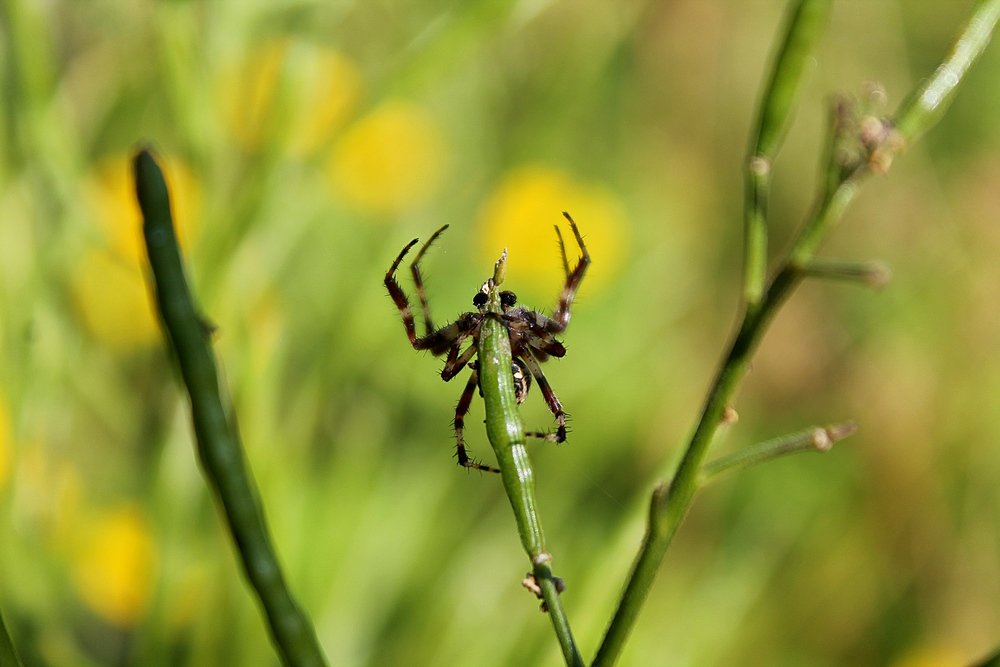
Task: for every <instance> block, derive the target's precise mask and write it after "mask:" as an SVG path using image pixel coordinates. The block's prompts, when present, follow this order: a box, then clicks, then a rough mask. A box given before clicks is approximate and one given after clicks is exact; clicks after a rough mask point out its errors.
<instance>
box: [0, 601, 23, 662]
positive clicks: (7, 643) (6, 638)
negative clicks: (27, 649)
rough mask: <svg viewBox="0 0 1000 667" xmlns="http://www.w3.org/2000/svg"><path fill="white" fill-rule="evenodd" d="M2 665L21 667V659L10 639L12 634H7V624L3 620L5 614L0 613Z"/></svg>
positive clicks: (0, 653)
mask: <svg viewBox="0 0 1000 667" xmlns="http://www.w3.org/2000/svg"><path fill="white" fill-rule="evenodd" d="M0 665H4V667H7V666H8V665H9V666H10V667H20V666H21V658H19V657H18V655H17V651H16V650H15V649H14V642H13V640H12V639H11V638H10V634H9V633H8V632H7V623H6V621H4V620H3V614H2V613H0Z"/></svg>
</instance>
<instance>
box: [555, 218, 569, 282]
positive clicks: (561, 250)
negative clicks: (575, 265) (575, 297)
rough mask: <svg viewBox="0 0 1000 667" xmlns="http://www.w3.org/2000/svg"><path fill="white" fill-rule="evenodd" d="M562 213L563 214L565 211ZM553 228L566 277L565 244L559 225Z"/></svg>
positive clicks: (567, 265) (567, 273)
mask: <svg viewBox="0 0 1000 667" xmlns="http://www.w3.org/2000/svg"><path fill="white" fill-rule="evenodd" d="M563 215H565V213H564V214H563ZM555 228H556V238H557V239H559V256H560V257H561V258H562V265H563V273H564V274H565V275H566V277H569V260H567V259H566V244H565V243H563V237H562V232H561V231H559V225H555Z"/></svg>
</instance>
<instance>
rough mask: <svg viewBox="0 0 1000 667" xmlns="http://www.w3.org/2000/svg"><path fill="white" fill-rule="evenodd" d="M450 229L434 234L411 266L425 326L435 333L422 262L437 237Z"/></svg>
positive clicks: (445, 227)
mask: <svg viewBox="0 0 1000 667" xmlns="http://www.w3.org/2000/svg"><path fill="white" fill-rule="evenodd" d="M446 229H448V225H445V226H444V227H442V228H441V229H439V230H437V231H436V232H434V233H433V234H432V235H431V237H430V238H429V239H428V240H427V243H425V244H424V245H423V247H421V248H420V252H418V253H417V256H416V257H414V258H413V262H412V263H411V264H410V273H411V274H413V285H414V287H415V288H416V290H417V298H418V299H420V308H421V309H422V311H423V314H424V324H426V325H427V331H428V332H431V331H434V323H433V322H432V321H431V309H430V306H429V305H428V303H427V292H426V291H425V290H424V278H423V276H422V275H420V260H422V259H423V258H424V253H425V252H427V249H428V248H430V247H431V244H432V243H434V241H436V240H437V237H439V236H441V233H442V232H443V231H444V230H446Z"/></svg>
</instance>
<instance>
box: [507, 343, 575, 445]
mask: <svg viewBox="0 0 1000 667" xmlns="http://www.w3.org/2000/svg"><path fill="white" fill-rule="evenodd" d="M518 359H520V360H521V361H523V362H524V365H525V366H527V367H528V369H529V370H530V371H531V374H532V375H534V376H535V381H536V382H537V383H538V387H539V389H541V390H542V396H544V397H545V404H546V405H548V406H549V410H551V411H552V414H553V415H555V418H556V431H555V433H546V432H544V431H528V432H526V433H525V435H526V436H528V437H531V438H541V439H542V440H548V441H549V442H556V443H558V442H566V417H567V415H566V411H565V410H563V407H562V403H560V402H559V398H558V397H557V396H556V394H555V392H554V391H552V386H551V385H550V384H549V381H548V380H547V379H545V374H544V373H542V367H541V366H540V365H539V364H538V362H537V361H536V360H535V358H534V357H533V356H531V353H530V352H527V351H525V353H524V354H522V355H521V356H520V357H518Z"/></svg>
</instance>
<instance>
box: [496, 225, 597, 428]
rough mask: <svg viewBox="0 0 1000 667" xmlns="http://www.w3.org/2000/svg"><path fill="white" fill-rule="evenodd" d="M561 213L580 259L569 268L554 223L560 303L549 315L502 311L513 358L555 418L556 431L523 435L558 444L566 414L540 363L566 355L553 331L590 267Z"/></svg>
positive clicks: (560, 327)
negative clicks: (563, 277)
mask: <svg viewBox="0 0 1000 667" xmlns="http://www.w3.org/2000/svg"><path fill="white" fill-rule="evenodd" d="M563 216H564V217H565V218H566V220H567V221H568V222H569V227H570V229H571V230H572V232H573V236H574V238H575V239H576V242H577V245H578V246H579V247H580V259H579V260H578V261H577V264H576V266H575V267H574V268H573V269H572V270H571V269H570V267H569V260H568V259H567V257H566V244H565V243H564V242H563V237H562V232H560V231H559V227H558V225H557V226H556V228H555V230H556V237H557V238H558V239H559V255H560V256H561V258H562V265H563V271H564V273H565V274H566V284H565V285H564V286H563V291H562V293H561V294H560V295H559V302H558V304H557V305H556V310H555V313H554V314H553V316H552V317H551V318H549V317H546V316H545V315H543V314H541V313H538V312H535V311H532V310H528V309H526V308H518V309H514V310H513V311H508V312H507V313H505V317H507V318H509V319H508V327H507V328H508V330H509V331H510V332H511V337H510V340H511V352H512V354H513V356H514V358H515V359H517V360H520V361H521V363H522V366H523V367H524V368H525V369H526V370H527V371H529V372H530V376H529V379H530V377H534V378H535V381H536V382H537V383H538V388H539V389H540V390H541V392H542V396H543V397H544V398H545V404H546V405H547V406H548V408H549V410H550V411H551V412H552V414H553V416H555V418H556V430H555V432H545V431H529V432H527V433H526V434H525V435H528V436H530V437H533V438H540V439H542V440H547V441H549V442H555V443H561V442H565V441H566V430H567V429H566V421H567V419H568V415H567V414H566V411H565V410H563V407H562V403H561V402H560V401H559V398H558V397H557V396H556V394H555V392H554V391H553V390H552V386H551V385H550V384H549V382H548V380H547V379H546V378H545V374H544V373H542V367H541V365H540V362H544V361H545V360H546V359H548V358H549V357H550V356H552V357H556V358H560V357H563V356H564V355H565V354H566V348H565V347H564V346H563V344H562V343H560V342H559V341H558V340H556V337H555V334H557V333H561V332H562V331H564V330H565V329H566V327H567V326H568V325H569V317H570V307H571V306H572V305H573V299H574V297H575V296H576V291H577V289H578V288H579V287H580V283H581V282H582V281H583V275H584V273H586V271H587V267H588V266H590V253H589V252H587V246H586V245H585V244H584V242H583V237H582V236H581V235H580V230H579V229H578V228H577V226H576V222H575V221H574V220H573V218H572V217H570V214H569V213H566V212H563Z"/></svg>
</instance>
